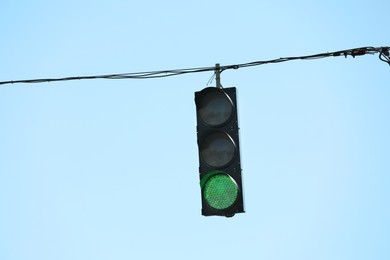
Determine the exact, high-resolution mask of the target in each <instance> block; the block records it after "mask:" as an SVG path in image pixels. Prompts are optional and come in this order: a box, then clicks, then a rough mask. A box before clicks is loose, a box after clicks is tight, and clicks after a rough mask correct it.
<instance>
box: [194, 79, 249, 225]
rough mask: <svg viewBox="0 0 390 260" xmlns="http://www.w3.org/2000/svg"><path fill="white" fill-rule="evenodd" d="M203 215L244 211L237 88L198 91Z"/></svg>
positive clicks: (229, 214) (198, 129) (219, 214)
mask: <svg viewBox="0 0 390 260" xmlns="http://www.w3.org/2000/svg"><path fill="white" fill-rule="evenodd" d="M195 104H196V115H197V138H198V148H199V173H200V186H201V194H202V215H204V216H212V215H217V216H226V217H232V216H234V214H236V213H240V212H244V203H243V195H242V180H241V163H240V149H239V136H238V130H239V128H238V118H237V98H236V88H234V87H232V88H214V87H208V88H205V89H203V90H201V91H199V92H195Z"/></svg>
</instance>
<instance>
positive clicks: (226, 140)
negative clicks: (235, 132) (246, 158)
mask: <svg viewBox="0 0 390 260" xmlns="http://www.w3.org/2000/svg"><path fill="white" fill-rule="evenodd" d="M235 153H236V146H235V144H234V142H233V140H232V138H231V137H230V136H229V135H228V134H226V133H225V132H215V133H212V134H210V135H208V136H207V137H206V138H204V139H203V141H202V142H201V144H200V154H201V156H202V158H203V160H204V161H205V162H206V163H207V164H208V165H209V166H211V167H216V168H220V167H223V166H226V165H228V164H229V163H230V162H231V161H232V160H233V158H234V155H235Z"/></svg>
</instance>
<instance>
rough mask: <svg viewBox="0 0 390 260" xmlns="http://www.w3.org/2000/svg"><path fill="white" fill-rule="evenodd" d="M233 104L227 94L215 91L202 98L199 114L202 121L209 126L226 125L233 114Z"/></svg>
mask: <svg viewBox="0 0 390 260" xmlns="http://www.w3.org/2000/svg"><path fill="white" fill-rule="evenodd" d="M233 109H234V108H233V103H232V101H231V100H230V98H229V97H228V96H227V95H226V93H225V92H223V91H221V90H218V89H215V90H214V91H209V92H208V93H206V94H205V95H204V96H202V97H201V99H200V102H199V106H198V113H199V116H200V118H201V120H202V121H203V122H204V123H205V124H207V125H209V126H213V127H215V126H220V125H223V124H226V123H227V122H228V121H229V119H230V118H231V116H232V113H233Z"/></svg>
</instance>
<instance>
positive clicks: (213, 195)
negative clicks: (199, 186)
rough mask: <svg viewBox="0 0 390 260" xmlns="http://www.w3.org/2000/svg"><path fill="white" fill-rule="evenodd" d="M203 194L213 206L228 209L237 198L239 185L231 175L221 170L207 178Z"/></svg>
mask: <svg viewBox="0 0 390 260" xmlns="http://www.w3.org/2000/svg"><path fill="white" fill-rule="evenodd" d="M206 178H207V176H206ZM203 194H204V198H205V200H206V201H207V203H208V204H209V205H210V206H211V207H213V208H215V209H219V210H222V209H227V208H229V207H230V206H232V205H233V204H234V202H235V201H236V199H237V196H238V186H237V184H236V183H235V181H234V180H233V179H232V178H231V177H230V176H228V175H226V174H224V173H222V172H219V173H217V174H215V175H212V176H211V177H209V178H208V179H207V180H206V183H205V184H204V186H203Z"/></svg>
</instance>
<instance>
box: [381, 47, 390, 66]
mask: <svg viewBox="0 0 390 260" xmlns="http://www.w3.org/2000/svg"><path fill="white" fill-rule="evenodd" d="M389 50H390V47H382V50H381V51H380V53H379V59H380V60H381V61H384V62H386V63H387V64H389V66H390V53H389Z"/></svg>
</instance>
